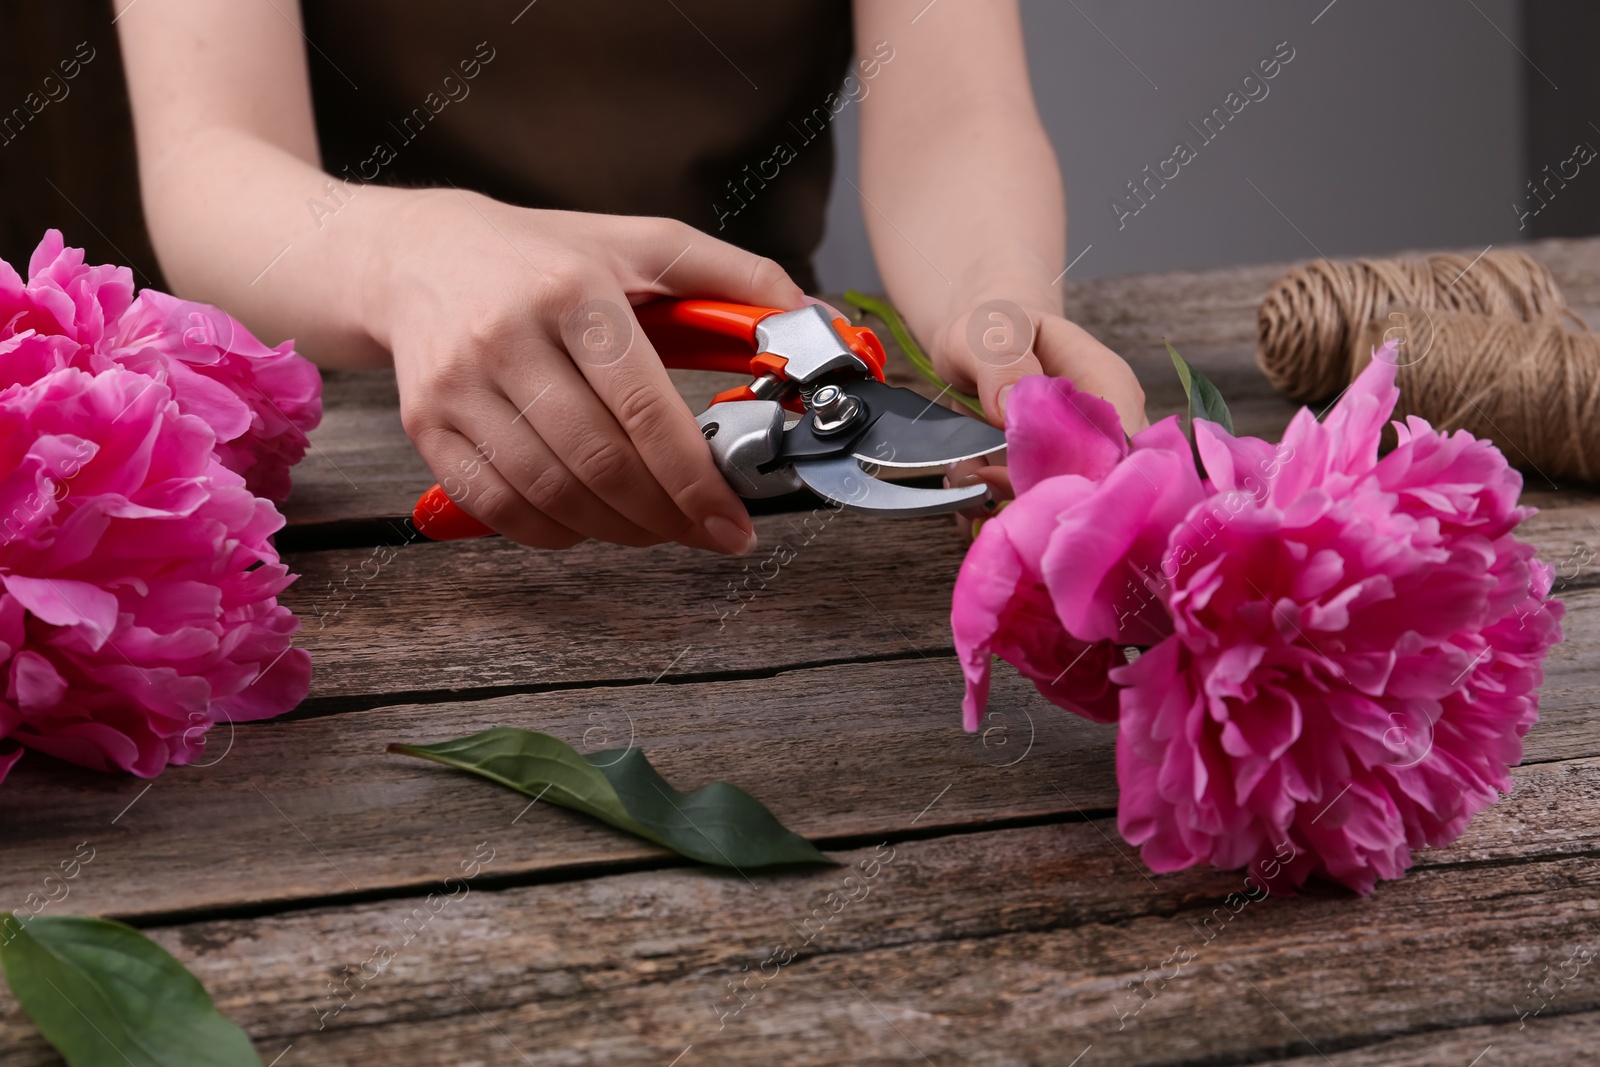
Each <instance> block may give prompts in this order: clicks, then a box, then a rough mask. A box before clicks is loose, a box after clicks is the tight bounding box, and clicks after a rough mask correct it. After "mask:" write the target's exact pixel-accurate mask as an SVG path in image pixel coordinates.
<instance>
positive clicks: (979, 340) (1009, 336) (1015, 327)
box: [944, 300, 1044, 429]
mask: <svg viewBox="0 0 1600 1067" xmlns="http://www.w3.org/2000/svg"><path fill="white" fill-rule="evenodd" d="M951 326H952V329H951V332H950V333H949V334H947V335H946V338H947V344H946V346H945V350H944V351H945V355H946V362H947V363H948V364H949V366H950V372H951V373H950V374H948V375H947V378H948V379H949V380H950V381H951V382H952V383H953V384H957V385H970V386H971V388H972V391H973V392H974V393H976V394H977V395H978V400H979V401H980V402H981V403H982V404H983V413H984V416H985V417H986V418H988V420H989V421H990V422H991V423H993V424H994V425H995V426H997V427H999V428H1001V429H1004V428H1005V421H1006V417H1005V406H1006V401H1007V400H1008V399H1009V398H1010V393H1011V387H1012V386H1013V385H1015V384H1017V381H1018V380H1019V379H1021V378H1026V377H1027V376H1028V375H1030V374H1043V373H1044V368H1043V367H1042V366H1041V365H1040V363H1039V358H1038V356H1037V355H1036V354H1035V352H1034V340H1035V338H1036V337H1037V336H1038V324H1037V323H1035V322H1034V320H1033V317H1032V316H1030V315H1029V314H1028V313H1027V312H1026V311H1025V310H1023V309H1022V308H1021V307H1020V306H1019V305H1017V304H1014V303H1012V302H1011V301H1009V300H989V301H985V302H984V303H982V304H980V305H978V306H977V307H976V308H974V309H973V310H972V311H970V312H968V313H967V315H965V316H964V317H962V318H959V319H957V320H955V322H953V323H952V324H951Z"/></svg>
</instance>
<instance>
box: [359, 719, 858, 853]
mask: <svg viewBox="0 0 1600 1067" xmlns="http://www.w3.org/2000/svg"><path fill="white" fill-rule="evenodd" d="M389 751H390V752H398V753H400V754H401V755H406V756H416V757H418V758H419V759H426V760H433V761H434V762H436V763H443V764H444V765H446V766H447V767H455V768H457V769H459V770H463V771H469V772H471V773H472V774H476V775H479V776H480V777H483V778H487V779H489V780H490V781H492V782H498V783H499V784H501V785H504V786H509V787H510V788H512V789H515V790H517V792H519V793H524V794H526V795H527V796H530V797H534V798H536V799H540V800H548V801H550V802H551V803H552V804H559V805H561V806H562V807H564V808H574V809H576V810H578V811H581V812H584V813H586V814H588V815H593V816H594V817H595V818H597V819H600V820H602V821H604V822H608V823H610V824H611V825H612V826H615V827H616V828H617V829H619V830H626V831H628V833H630V834H635V835H637V836H639V837H642V838H644V839H645V840H647V841H653V842H655V843H656V844H658V845H663V846H665V847H666V848H670V849H672V850H673V851H674V852H677V853H678V854H680V855H683V856H688V857H689V858H690V859H695V860H699V861H700V862H702V863H712V864H716V865H717V866H721V867H734V868H738V869H741V870H742V869H744V868H746V867H766V866H771V865H773V864H779V863H834V862H836V861H834V860H832V859H829V858H828V857H827V856H826V855H824V854H823V853H821V852H819V851H817V848H816V846H814V845H812V844H811V842H809V841H807V840H806V839H805V838H803V837H801V836H800V835H799V834H796V833H794V832H792V831H790V830H788V829H785V828H784V826H783V824H782V823H780V822H779V821H778V820H777V818H776V817H774V816H773V814H772V812H770V811H768V810H767V809H766V808H765V807H764V806H763V805H762V804H761V802H760V801H758V800H757V799H756V798H755V797H752V796H751V795H750V794H749V793H746V792H745V791H744V790H742V789H740V788H739V787H738V786H734V785H729V784H728V783H727V782H712V783H711V784H710V785H708V786H703V787H702V788H700V789H697V790H695V791H694V792H693V793H680V792H678V791H677V790H676V789H674V788H672V786H670V785H668V784H667V780H666V779H665V778H662V777H661V775H660V774H659V773H657V772H656V769H655V768H654V767H652V766H651V765H650V761H649V760H648V759H646V758H645V755H644V753H643V752H641V751H639V750H638V749H634V748H627V749H609V750H606V751H603V752H596V753H593V754H592V755H589V756H584V755H582V754H580V753H579V752H577V751H576V750H574V749H573V748H572V746H570V745H568V744H567V743H566V742H565V741H562V740H560V739H558V738H555V737H551V736H550V735H549V734H541V733H535V732H534V731H532V730H521V729H518V728H516V727H514V726H497V727H495V728H493V729H490V730H484V731H483V732H481V733H476V734H473V735H471V736H470V737H460V738H456V739H455V740H453V741H442V742H440V743H439V744H436V745H400V744H392V745H390V746H389Z"/></svg>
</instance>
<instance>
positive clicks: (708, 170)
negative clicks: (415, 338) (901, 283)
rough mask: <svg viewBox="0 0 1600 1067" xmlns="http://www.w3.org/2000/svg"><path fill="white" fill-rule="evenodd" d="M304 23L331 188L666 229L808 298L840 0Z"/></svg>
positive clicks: (422, 9)
mask: <svg viewBox="0 0 1600 1067" xmlns="http://www.w3.org/2000/svg"><path fill="white" fill-rule="evenodd" d="M303 11H304V15H305V26H306V36H307V38H308V39H309V40H310V41H311V42H313V47H309V48H308V49H307V55H308V58H309V61H310V64H311V71H312V88H313V96H314V99H315V102H316V111H317V128H318V133H319V136H320V139H321V144H322V152H323V166H324V167H326V168H327V169H328V170H329V171H330V172H331V173H333V174H336V175H340V176H343V177H346V178H347V179H350V180H364V181H379V182H388V183H396V184H404V185H421V184H428V185H442V184H445V183H446V182H449V183H452V184H455V185H458V186H461V187H462V188H470V189H476V190H478V191H480V192H484V193H487V194H489V195H491V196H494V197H496V198H499V199H502V200H505V201H508V202H510V203H514V204H521V205H525V206H529V207H548V208H562V209H568V210H574V211H596V212H608V213H615V214H630V215H666V216H670V217H672V218H676V219H680V220H682V221H684V222H687V223H689V224H690V225H692V226H695V227H697V228H699V229H702V230H704V231H706V232H707V233H710V234H713V235H715V236H717V237H720V238H722V239H724V240H727V241H731V242H733V243H734V244H738V245H741V246H743V247H745V248H748V249H751V250H752V251H755V252H759V253H761V254H762V255H767V256H771V257H772V258H774V259H776V260H778V261H779V262H780V263H781V264H783V266H784V267H786V268H787V269H788V270H789V271H790V273H791V274H793V275H794V276H795V279H796V280H797V281H798V282H800V284H801V285H802V286H804V287H806V288H808V289H815V287H816V285H815V278H814V276H813V274H812V270H811V262H810V261H811V255H812V253H813V252H814V251H815V249H816V247H817V244H818V243H819V242H820V241H821V239H822V227H823V217H824V211H825V208H826V205H827V196H828V188H829V184H830V181H831V178H832V172H833V142H832V130H831V122H829V121H828V120H829V118H830V117H831V115H832V113H833V111H834V110H836V109H837V107H838V106H840V105H839V100H840V98H839V96H838V95H837V93H838V90H839V87H840V83H841V81H842V80H843V78H844V75H845V70H846V67H847V66H848V64H849V60H850V51H851V34H850V5H849V0H761V2H760V3H750V2H748V0H535V2H534V3H532V4H529V3H528V2H527V0H502V2H494V3H490V2H484V0H454V2H449V3H442V2H438V0H433V2H429V0H305V2H304V4H303ZM780 145H781V146H782V148H780V147H779V146H780ZM780 161H782V162H780Z"/></svg>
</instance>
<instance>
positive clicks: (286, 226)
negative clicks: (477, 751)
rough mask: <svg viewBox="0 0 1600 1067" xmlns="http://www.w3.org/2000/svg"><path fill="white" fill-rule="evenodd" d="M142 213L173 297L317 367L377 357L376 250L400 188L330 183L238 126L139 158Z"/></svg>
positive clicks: (381, 356)
mask: <svg viewBox="0 0 1600 1067" xmlns="http://www.w3.org/2000/svg"><path fill="white" fill-rule="evenodd" d="M140 178H141V182H142V185H143V189H144V206H145V216H146V219H147V220H148V224H149V227H150V233H151V238H152V240H153V241H154V244H155V248H156V253H157V255H158V256H159V258H160V260H161V266H162V270H163V271H164V272H165V273H166V275H167V278H168V280H169V281H170V283H171V284H172V286H173V288H174V289H175V290H176V291H177V292H178V294H179V295H181V296H185V297H188V298H191V299H195V300H201V301H205V302H207V303H213V304H217V305H219V306H221V307H224V308H227V309H228V311H229V312H230V313H232V314H233V315H235V316H236V317H237V318H239V319H240V320H241V321H243V322H244V323H245V324H246V325H247V326H248V327H250V329H251V330H252V331H254V332H255V333H257V334H259V335H260V336H261V337H263V338H265V339H268V340H270V341H277V340H280V339H282V338H286V337H294V338H295V339H296V343H297V345H298V346H299V348H300V350H301V351H302V352H303V353H305V354H306V355H308V356H310V357H311V358H313V359H315V360H316V361H317V362H319V363H321V364H323V365H324V366H358V365H374V364H378V363H382V362H384V361H386V359H387V352H386V351H385V349H384V348H383V346H382V345H380V344H379V343H378V342H377V341H376V339H375V337H374V334H375V332H376V331H375V329H374V324H375V323H374V320H375V319H376V310H377V309H378V308H379V307H381V303H382V301H381V297H382V294H381V293H380V292H377V291H375V290H377V289H378V287H379V286H380V284H381V279H382V278H383V277H384V272H383V269H382V267H383V263H382V256H381V253H380V249H381V248H382V237H383V234H384V233H385V231H386V229H387V224H388V220H389V218H390V217H391V216H392V214H393V213H394V212H395V211H396V210H397V209H398V208H399V207H400V206H401V203H400V202H401V201H403V200H404V199H405V198H406V197H407V196H408V195H412V194H407V193H406V192H403V191H400V190H394V189H387V188H383V187H378V186H362V185H355V184H346V183H344V182H340V181H336V180H334V179H331V178H329V177H328V176H327V175H326V174H324V173H323V172H322V171H321V169H320V168H318V167H317V166H316V165H315V164H313V163H311V162H308V161H306V160H304V159H301V158H299V157H297V156H295V155H293V154H291V153H289V152H287V151H285V150H284V149H282V148H279V147H277V146H276V145H273V144H270V143H267V142H265V141H263V140H261V139H260V138H259V137H257V136H255V135H253V134H251V133H249V132H246V131H241V130H236V129H229V128H227V127H224V126H213V127H207V128H203V129H200V130H197V131H195V132H194V133H193V134H192V135H191V136H189V137H187V138H185V139H184V140H183V141H182V142H180V143H178V144H175V145H173V146H171V147H169V148H167V149H166V150H165V151H161V152H159V153H155V152H152V153H146V154H144V155H143V156H142V160H141V167H140Z"/></svg>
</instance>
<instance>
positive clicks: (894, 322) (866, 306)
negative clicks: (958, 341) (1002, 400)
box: [844, 289, 984, 419]
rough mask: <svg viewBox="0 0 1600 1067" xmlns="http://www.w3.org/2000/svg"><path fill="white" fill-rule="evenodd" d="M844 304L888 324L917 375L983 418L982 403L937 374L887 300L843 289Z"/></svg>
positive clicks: (890, 331) (898, 314)
mask: <svg viewBox="0 0 1600 1067" xmlns="http://www.w3.org/2000/svg"><path fill="white" fill-rule="evenodd" d="M844 299H845V303H847V304H849V305H850V306H851V307H853V308H855V309H856V310H858V311H863V312H866V313H867V314H868V315H875V316H877V317H878V318H880V319H882V320H883V323H884V325H885V326H888V327H889V333H890V334H891V335H892V336H893V337H894V340H895V344H897V345H899V346H900V351H902V352H904V353H905V356H906V360H907V361H908V362H909V363H910V364H911V366H912V367H914V368H916V371H917V373H918V374H920V375H922V376H923V377H924V378H926V379H927V380H928V381H929V382H930V383H932V384H933V385H936V386H938V387H939V390H940V392H941V393H944V394H947V395H949V396H950V397H952V398H954V399H955V400H958V401H960V402H961V403H962V404H964V405H966V406H967V408H968V409H969V410H971V411H972V413H973V414H974V415H976V416H978V417H979V418H980V419H981V418H983V417H984V414H983V404H981V403H980V402H979V401H978V398H977V397H975V396H971V395H969V394H967V393H963V392H959V391H958V390H956V389H954V388H952V387H951V385H950V383H949V382H947V381H945V380H944V379H943V378H941V377H939V372H938V371H936V370H934V369H933V360H931V359H929V358H928V356H927V354H926V353H925V352H923V351H922V346H921V345H919V344H917V339H916V338H915V337H912V336H911V331H910V330H908V329H906V324H905V320H904V319H902V318H901V317H900V312H898V311H896V310H895V309H894V305H893V304H891V303H889V302H888V301H887V300H878V299H876V298H875V297H870V296H868V295H866V294H865V293H858V292H856V291H855V290H854V289H847V290H845V294H844Z"/></svg>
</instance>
